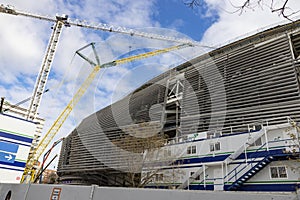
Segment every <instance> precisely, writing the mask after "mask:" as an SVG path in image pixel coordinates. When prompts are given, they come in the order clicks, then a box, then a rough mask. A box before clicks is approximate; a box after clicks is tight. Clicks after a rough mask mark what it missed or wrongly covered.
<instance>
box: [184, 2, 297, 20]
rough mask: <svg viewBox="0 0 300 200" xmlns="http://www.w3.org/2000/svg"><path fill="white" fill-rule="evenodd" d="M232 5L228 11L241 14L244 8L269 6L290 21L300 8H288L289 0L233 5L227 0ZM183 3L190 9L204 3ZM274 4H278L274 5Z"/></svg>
mask: <svg viewBox="0 0 300 200" xmlns="http://www.w3.org/2000/svg"><path fill="white" fill-rule="evenodd" d="M228 1H229V2H230V4H231V5H232V7H233V8H234V9H235V10H234V11H232V12H228V13H237V12H238V13H239V14H240V15H241V14H243V12H245V11H246V10H248V9H250V10H253V11H254V10H255V9H257V8H261V9H264V8H265V7H267V8H269V9H270V10H271V12H272V13H278V15H279V16H282V17H283V18H286V19H288V20H290V21H293V20H292V16H294V15H295V14H297V13H298V12H299V11H300V10H297V11H294V10H293V9H292V8H289V7H288V6H287V5H288V2H289V0H284V1H282V2H281V1H279V0H271V2H268V3H265V2H264V0H244V1H243V3H242V4H241V5H234V4H233V3H232V2H231V0H228ZM183 2H184V4H185V5H186V6H188V7H190V8H192V9H194V8H195V7H199V6H201V5H202V3H204V0H183ZM276 4H278V5H279V6H277V7H275V6H276Z"/></svg>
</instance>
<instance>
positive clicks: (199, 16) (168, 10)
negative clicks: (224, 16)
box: [154, 0, 218, 41]
mask: <svg viewBox="0 0 300 200" xmlns="http://www.w3.org/2000/svg"><path fill="white" fill-rule="evenodd" d="M155 6H156V7H157V13H156V14H155V15H154V19H155V20H157V21H159V23H160V24H161V26H162V27H165V28H175V29H176V30H177V31H179V32H181V33H184V34H186V35H188V36H189V37H191V38H192V39H193V40H197V41H200V40H201V38H202V36H203V34H204V32H205V30H206V29H208V28H209V27H210V26H211V25H212V24H213V23H214V22H215V21H216V20H217V19H218V15H217V13H215V15H211V16H209V17H207V16H205V12H206V11H205V10H204V9H205V8H206V6H205V5H202V6H204V7H198V8H193V9H192V8H190V7H188V6H186V5H185V4H184V3H183V1H170V0H160V1H157V2H156V4H155Z"/></svg>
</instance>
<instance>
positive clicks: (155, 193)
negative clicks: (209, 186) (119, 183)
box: [0, 184, 300, 200]
mask: <svg viewBox="0 0 300 200" xmlns="http://www.w3.org/2000/svg"><path fill="white" fill-rule="evenodd" d="M9 191H11V200H12V199H14V200H49V199H50V200H96V199H97V200H98V199H99V200H100V199H101V200H140V199H143V200H153V199H155V200H160V199H163V200H165V199H170V200H184V199H188V200H199V199H213V200H224V199H230V200H240V199H243V200H248V199H249V200H253V199H260V200H271V199H272V200H299V199H300V194H299V192H298V194H296V193H250V192H247V193H246V192H223V191H219V192H212V191H187V190H156V189H136V188H105V187H98V186H68V185H38V184H32V185H27V184H0V200H2V199H3V200H4V199H5V197H6V195H7V193H8V192H9Z"/></svg>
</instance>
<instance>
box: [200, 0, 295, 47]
mask: <svg viewBox="0 0 300 200" xmlns="http://www.w3.org/2000/svg"><path fill="white" fill-rule="evenodd" d="M206 2H207V4H208V7H209V8H210V9H211V10H213V13H216V14H217V15H218V20H217V21H216V22H215V23H214V24H212V26H210V27H209V28H208V30H207V31H206V32H205V34H204V36H203V38H202V42H203V43H206V44H209V45H211V46H214V45H220V44H224V43H227V41H229V40H231V41H232V40H236V37H239V36H243V35H244V34H246V33H252V34H253V33H255V32H257V31H261V30H262V28H263V27H267V26H270V25H273V26H274V24H277V23H287V22H289V21H288V20H287V19H284V18H283V17H282V16H278V13H272V12H271V10H270V8H268V5H270V1H264V6H263V7H260V6H256V4H255V9H245V10H244V12H242V13H241V14H240V12H235V13H234V11H236V10H237V8H235V7H237V6H240V5H242V4H243V2H245V0H226V1H219V0H206ZM253 2H256V1H255V0H254V1H253ZM275 2H277V1H275ZM288 6H289V7H290V8H293V9H294V10H297V9H298V8H300V1H298V0H289V4H288ZM295 16H296V15H295Z"/></svg>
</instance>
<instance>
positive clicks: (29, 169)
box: [21, 43, 193, 183]
mask: <svg viewBox="0 0 300 200" xmlns="http://www.w3.org/2000/svg"><path fill="white" fill-rule="evenodd" d="M91 45H92V47H93V49H94V50H95V48H94V44H93V43H91ZM189 46H193V45H191V44H181V45H176V46H172V47H168V48H164V49H159V50H155V51H151V52H147V53H143V54H139V55H134V56H131V57H127V58H122V59H119V60H115V61H112V62H108V63H105V64H102V65H100V63H99V59H98V57H97V55H96V60H97V63H94V62H93V61H91V60H89V59H87V58H86V57H84V56H83V55H82V54H81V53H80V52H79V51H77V53H78V54H79V55H80V56H81V57H83V58H85V59H86V60H87V61H88V62H89V63H90V64H91V65H92V66H93V70H92V72H91V73H90V74H89V76H88V77H87V78H86V79H85V81H84V82H83V84H82V85H81V86H80V88H79V89H78V90H77V92H76V93H75V94H74V96H73V98H72V99H71V101H70V102H69V103H68V105H67V106H66V107H65V109H64V110H63V111H62V112H61V114H60V115H59V116H58V118H57V119H56V120H55V122H54V123H53V125H52V126H51V128H50V129H49V130H48V132H47V133H46V135H45V136H44V137H43V138H42V140H41V141H40V143H39V144H38V146H37V148H36V149H35V151H34V152H33V153H32V154H31V155H30V156H29V158H28V160H27V162H26V166H25V170H24V173H23V176H22V179H21V183H23V182H33V181H34V179H35V170H36V169H34V163H35V162H36V161H37V160H38V159H39V157H40V156H41V154H42V153H43V152H44V151H45V149H46V147H47V146H48V145H49V143H50V142H51V140H52V139H53V137H54V136H55V135H56V134H57V132H58V131H59V129H60V128H61V126H62V125H63V123H64V122H65V120H66V119H67V117H68V116H69V114H70V113H71V111H72V110H73V108H74V106H76V104H77V103H78V102H79V100H80V98H81V97H82V96H83V94H84V93H85V92H86V90H87V89H88V87H89V86H90V84H91V83H92V82H93V80H94V78H95V77H96V75H97V74H98V72H99V70H100V69H101V68H107V67H112V66H116V65H121V64H124V63H128V62H132V61H135V60H139V59H144V58H148V57H151V56H155V55H159V54H163V53H167V52H170V51H174V50H178V49H182V48H185V47H189Z"/></svg>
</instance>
